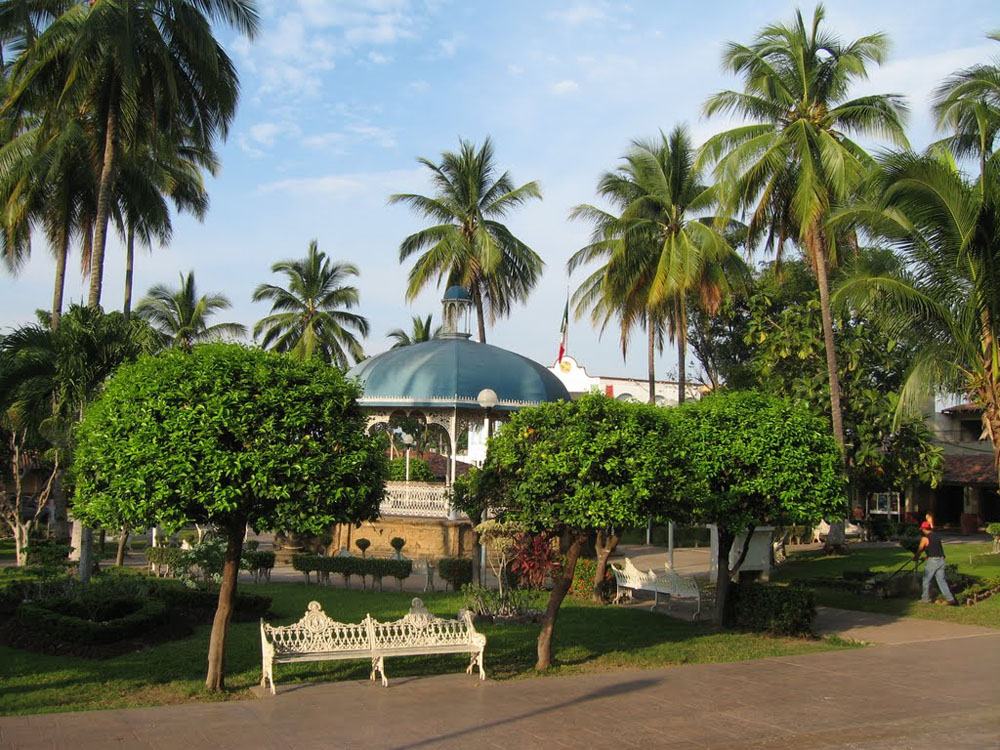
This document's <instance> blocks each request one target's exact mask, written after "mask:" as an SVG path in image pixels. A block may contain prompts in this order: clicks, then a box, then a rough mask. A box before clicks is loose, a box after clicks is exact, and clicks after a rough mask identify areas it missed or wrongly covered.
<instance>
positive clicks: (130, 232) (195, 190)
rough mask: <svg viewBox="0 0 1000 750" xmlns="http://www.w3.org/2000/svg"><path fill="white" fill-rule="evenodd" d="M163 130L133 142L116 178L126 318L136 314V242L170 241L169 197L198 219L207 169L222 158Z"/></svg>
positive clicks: (212, 171)
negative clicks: (154, 136) (145, 141)
mask: <svg viewBox="0 0 1000 750" xmlns="http://www.w3.org/2000/svg"><path fill="white" fill-rule="evenodd" d="M176 135H177V134H175V133H170V134H161V135H159V136H158V137H157V140H156V142H155V143H152V144H133V147H132V148H131V149H129V150H128V151H126V152H124V153H123V154H122V157H121V167H120V169H119V171H118V176H117V178H116V180H115V197H116V205H115V209H116V210H115V223H116V224H117V226H118V231H119V233H120V234H121V235H122V236H123V238H124V239H125V302H124V306H123V310H124V312H125V319H126V320H128V319H129V317H131V312H132V275H133V268H134V264H135V241H136V238H137V237H138V239H139V240H140V242H141V243H142V244H144V245H145V246H146V247H151V246H152V243H153V240H154V239H156V240H158V241H159V242H161V243H166V242H168V241H169V240H170V235H171V233H172V230H173V227H172V222H171V219H170V210H169V207H168V206H167V199H168V198H169V199H170V200H171V201H172V202H173V204H174V207H175V209H176V210H177V211H178V212H180V211H188V212H190V213H191V214H192V215H194V216H195V217H196V218H198V219H199V220H201V219H203V218H204V217H205V214H206V212H207V211H208V193H207V192H206V190H205V184H204V181H203V180H202V174H201V170H202V169H207V170H208V172H209V173H210V174H213V175H214V174H215V173H216V172H217V171H218V159H217V158H216V156H215V153H214V151H212V149H211V148H208V147H205V146H202V145H199V144H197V143H193V142H190V141H187V140H185V139H183V138H181V139H180V140H179V141H178V140H177V139H176V138H175V137H174V136H176Z"/></svg>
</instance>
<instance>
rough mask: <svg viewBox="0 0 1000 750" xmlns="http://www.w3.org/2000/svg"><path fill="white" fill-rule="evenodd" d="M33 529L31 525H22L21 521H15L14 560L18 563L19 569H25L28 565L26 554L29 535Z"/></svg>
mask: <svg viewBox="0 0 1000 750" xmlns="http://www.w3.org/2000/svg"><path fill="white" fill-rule="evenodd" d="M30 532H31V529H30V526H29V524H26V523H22V522H21V521H20V520H15V522H14V560H15V561H16V562H17V565H18V567H24V566H25V565H27V564H28V560H27V556H26V554H25V549H27V547H28V535H29V534H30Z"/></svg>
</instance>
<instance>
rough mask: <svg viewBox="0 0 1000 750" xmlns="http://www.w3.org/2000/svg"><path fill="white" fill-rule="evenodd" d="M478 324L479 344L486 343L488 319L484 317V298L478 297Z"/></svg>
mask: <svg viewBox="0 0 1000 750" xmlns="http://www.w3.org/2000/svg"><path fill="white" fill-rule="evenodd" d="M476 323H477V324H478V325H479V343H480V344H485V343H486V318H485V317H484V315H483V297H482V295H478V297H477V299H476Z"/></svg>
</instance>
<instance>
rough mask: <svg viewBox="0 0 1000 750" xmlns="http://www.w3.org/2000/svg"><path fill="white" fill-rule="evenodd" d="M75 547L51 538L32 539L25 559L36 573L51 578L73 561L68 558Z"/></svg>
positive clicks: (25, 551)
mask: <svg viewBox="0 0 1000 750" xmlns="http://www.w3.org/2000/svg"><path fill="white" fill-rule="evenodd" d="M72 550H73V548H72V547H71V546H70V545H68V544H60V543H59V542H57V541H52V540H49V539H32V540H31V541H29V542H28V546H27V547H26V548H25V550H24V554H25V559H26V561H27V563H28V565H30V566H31V567H33V568H35V569H36V573H37V574H38V575H40V576H42V577H45V578H49V577H52V576H57V575H59V574H60V573H61V572H63V571H64V570H66V568H68V567H69V566H70V565H72V564H73V563H72V562H71V561H70V560H69V559H68V558H69V553H70V552H72Z"/></svg>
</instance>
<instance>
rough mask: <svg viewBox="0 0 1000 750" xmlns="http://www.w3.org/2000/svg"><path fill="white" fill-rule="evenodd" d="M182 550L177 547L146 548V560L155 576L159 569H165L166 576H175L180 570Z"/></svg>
mask: <svg viewBox="0 0 1000 750" xmlns="http://www.w3.org/2000/svg"><path fill="white" fill-rule="evenodd" d="M181 553H182V550H181V549H180V548H179V547H146V560H147V562H149V564H150V566H153V567H155V569H156V571H155V572H156V574H157V575H159V574H160V568H161V567H163V568H166V569H167V570H166V574H167V575H177V571H178V570H179V569H180V562H181Z"/></svg>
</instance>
